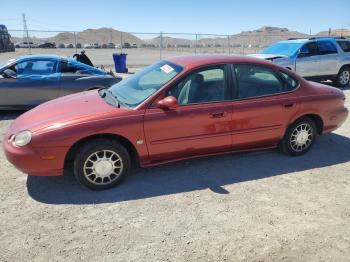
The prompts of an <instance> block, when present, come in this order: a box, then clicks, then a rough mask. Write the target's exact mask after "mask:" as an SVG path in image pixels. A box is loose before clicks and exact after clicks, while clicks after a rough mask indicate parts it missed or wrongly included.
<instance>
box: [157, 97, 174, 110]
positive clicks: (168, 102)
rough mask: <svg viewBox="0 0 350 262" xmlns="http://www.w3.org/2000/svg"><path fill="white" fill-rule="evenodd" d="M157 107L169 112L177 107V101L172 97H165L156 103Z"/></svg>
mask: <svg viewBox="0 0 350 262" xmlns="http://www.w3.org/2000/svg"><path fill="white" fill-rule="evenodd" d="M157 106H158V107H159V108H161V109H163V110H170V109H173V108H175V107H177V106H178V103H177V99H176V97H174V96H167V97H166V98H163V99H162V100H160V101H158V102H157Z"/></svg>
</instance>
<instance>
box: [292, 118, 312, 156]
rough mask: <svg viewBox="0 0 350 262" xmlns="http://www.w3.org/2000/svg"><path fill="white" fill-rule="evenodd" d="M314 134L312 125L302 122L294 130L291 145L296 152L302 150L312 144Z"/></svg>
mask: <svg viewBox="0 0 350 262" xmlns="http://www.w3.org/2000/svg"><path fill="white" fill-rule="evenodd" d="M313 136H314V132H313V129H312V126H311V125H310V124H308V123H302V124H300V125H298V126H297V127H296V128H295V129H294V130H293V132H292V134H291V137H290V146H291V148H292V149H293V150H294V151H295V152H302V151H303V150H305V149H307V148H308V147H309V146H310V145H311V143H312V141H313V139H314V137H313Z"/></svg>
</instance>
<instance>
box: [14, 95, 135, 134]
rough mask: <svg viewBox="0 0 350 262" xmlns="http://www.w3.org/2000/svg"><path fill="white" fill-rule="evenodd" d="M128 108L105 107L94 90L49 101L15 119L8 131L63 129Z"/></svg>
mask: <svg viewBox="0 0 350 262" xmlns="http://www.w3.org/2000/svg"><path fill="white" fill-rule="evenodd" d="M124 111H130V109H123V108H117V107H114V106H112V105H109V104H107V103H106V102H105V101H104V100H103V99H102V98H101V97H100V95H99V93H98V91H97V90H92V91H87V92H82V93H77V94H74V95H69V96H64V97H61V98H58V99H54V100H51V101H49V102H47V103H44V104H42V105H39V106H38V107H36V108H34V109H32V110H30V111H28V112H26V113H24V114H23V115H21V116H20V117H18V118H17V119H16V120H15V121H14V122H13V124H12V125H11V128H10V131H9V132H10V133H11V134H16V133H17V132H19V131H22V130H30V131H32V132H33V133H35V132H38V131H45V130H48V129H49V130H50V129H57V128H62V127H64V126H65V125H72V124H73V125H74V124H78V123H82V122H87V121H92V120H96V119H98V120H101V119H105V118H109V117H115V116H118V115H122V114H123V112H124Z"/></svg>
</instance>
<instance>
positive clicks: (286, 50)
mask: <svg viewBox="0 0 350 262" xmlns="http://www.w3.org/2000/svg"><path fill="white" fill-rule="evenodd" d="M302 45H303V43H275V44H272V45H270V46H269V47H268V48H266V49H264V50H262V51H261V53H262V54H274V55H286V56H292V55H294V54H295V52H297V51H298V49H299V48H300V47H301V46H302Z"/></svg>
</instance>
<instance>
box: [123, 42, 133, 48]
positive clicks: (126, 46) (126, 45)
mask: <svg viewBox="0 0 350 262" xmlns="http://www.w3.org/2000/svg"><path fill="white" fill-rule="evenodd" d="M123 48H131V45H130V43H124V44H123Z"/></svg>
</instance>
